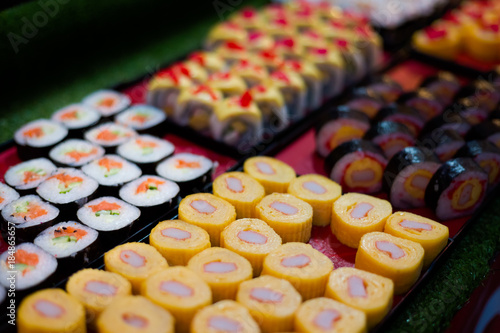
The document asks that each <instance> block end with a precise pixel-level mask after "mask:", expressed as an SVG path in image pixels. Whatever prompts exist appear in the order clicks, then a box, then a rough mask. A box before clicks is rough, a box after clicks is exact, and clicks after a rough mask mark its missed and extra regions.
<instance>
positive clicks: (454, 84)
mask: <svg viewBox="0 0 500 333" xmlns="http://www.w3.org/2000/svg"><path fill="white" fill-rule="evenodd" d="M420 86H421V87H423V88H426V89H427V90H428V91H429V92H430V93H431V94H433V95H434V97H436V98H437V100H438V101H439V102H440V103H441V105H443V106H448V105H450V104H451V102H453V99H454V97H455V95H456V94H457V92H458V91H459V90H460V88H461V87H462V85H461V84H460V81H458V78H457V77H456V76H455V75H453V74H451V73H450V72H444V71H440V72H438V73H437V75H435V76H431V77H428V78H426V79H425V80H424V81H423V82H422V84H421V85H420Z"/></svg>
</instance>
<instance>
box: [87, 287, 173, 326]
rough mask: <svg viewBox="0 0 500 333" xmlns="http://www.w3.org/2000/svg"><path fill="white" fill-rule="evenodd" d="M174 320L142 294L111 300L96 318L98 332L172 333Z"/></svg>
mask: <svg viewBox="0 0 500 333" xmlns="http://www.w3.org/2000/svg"><path fill="white" fill-rule="evenodd" d="M174 323H175V320H174V318H173V317H172V315H171V314H170V313H169V312H168V311H167V310H165V309H163V308H161V307H160V306H158V305H156V304H153V303H152V302H151V301H149V300H148V299H147V298H145V297H142V296H125V297H120V298H117V299H116V300H114V301H113V303H111V304H110V305H109V306H108V307H107V308H106V309H104V311H103V312H102V313H101V315H100V316H99V318H98V319H97V332H98V333H138V332H141V333H142V332H144V333H174V332H175V330H174Z"/></svg>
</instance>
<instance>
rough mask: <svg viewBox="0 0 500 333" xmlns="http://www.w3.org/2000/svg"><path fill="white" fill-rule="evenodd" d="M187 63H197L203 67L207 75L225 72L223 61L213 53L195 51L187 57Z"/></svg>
mask: <svg viewBox="0 0 500 333" xmlns="http://www.w3.org/2000/svg"><path fill="white" fill-rule="evenodd" d="M187 61H188V62H195V63H197V64H198V65H200V66H201V67H203V68H204V69H205V70H206V71H207V72H208V74H213V73H216V72H223V71H224V70H226V63H225V62H224V59H222V58H221V57H220V56H218V55H217V54H215V53H214V52H206V51H195V52H193V53H191V54H190V55H189V56H188V58H187Z"/></svg>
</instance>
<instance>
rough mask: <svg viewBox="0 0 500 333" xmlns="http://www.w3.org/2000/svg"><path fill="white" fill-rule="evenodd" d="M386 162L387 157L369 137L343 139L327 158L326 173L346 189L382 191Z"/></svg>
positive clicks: (348, 190)
mask: <svg viewBox="0 0 500 333" xmlns="http://www.w3.org/2000/svg"><path fill="white" fill-rule="evenodd" d="M386 165H387V159H386V158H385V156H384V153H383V151H382V150H381V149H380V147H378V146H377V145H375V144H374V143H372V142H370V141H366V140H351V141H348V142H344V143H343V144H341V145H339V146H338V147H337V148H335V149H334V150H333V151H332V152H331V153H330V154H329V155H328V156H327V157H326V159H325V170H326V173H327V174H328V175H329V176H330V179H332V180H333V181H335V182H336V183H338V184H340V185H341V186H342V189H343V190H344V191H345V192H360V193H376V192H378V191H380V190H381V189H382V176H383V173H384V169H385V166H386Z"/></svg>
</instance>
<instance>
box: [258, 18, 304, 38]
mask: <svg viewBox="0 0 500 333" xmlns="http://www.w3.org/2000/svg"><path fill="white" fill-rule="evenodd" d="M264 31H265V32H266V33H267V34H268V35H270V36H271V37H272V38H273V39H274V40H275V41H279V40H282V39H286V38H287V37H289V36H293V35H295V34H296V28H295V26H294V25H293V23H292V21H291V20H290V17H287V15H283V14H278V15H273V17H270V18H268V19H267V22H266V25H265V26H264Z"/></svg>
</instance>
